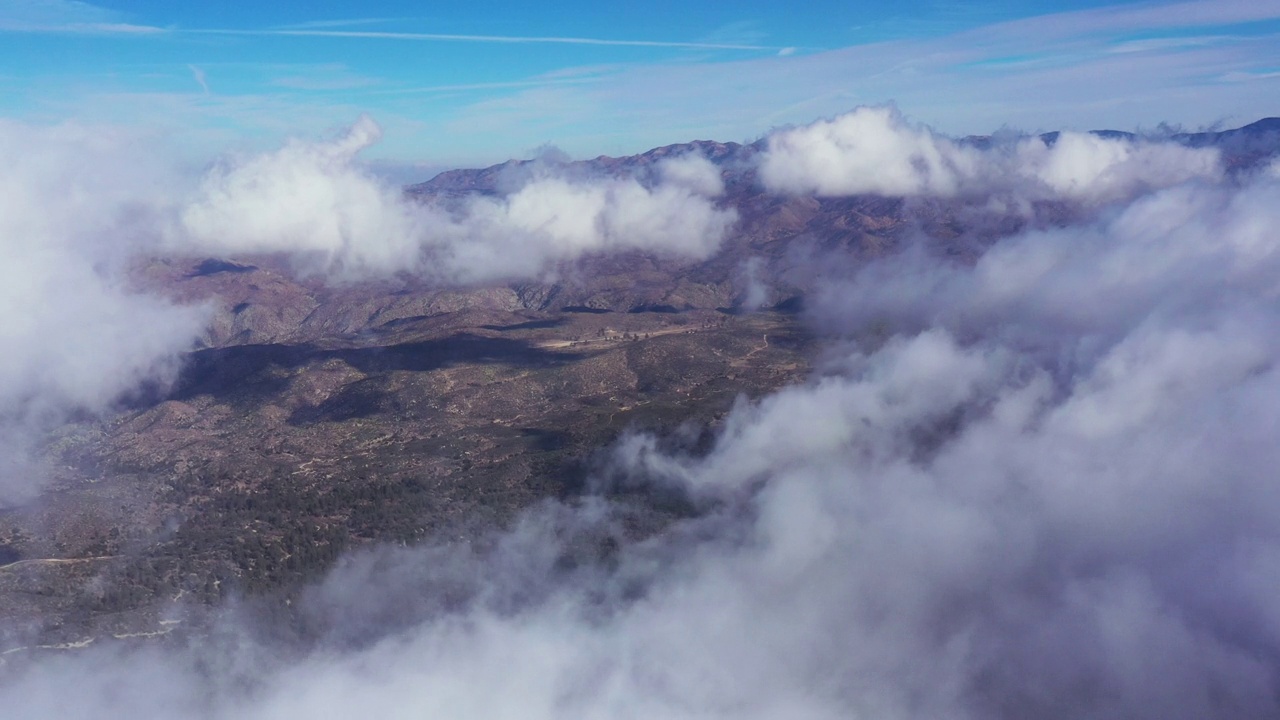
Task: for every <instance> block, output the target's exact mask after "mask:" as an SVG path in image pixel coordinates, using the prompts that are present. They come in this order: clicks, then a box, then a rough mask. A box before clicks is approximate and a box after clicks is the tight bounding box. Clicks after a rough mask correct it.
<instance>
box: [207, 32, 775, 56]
mask: <svg viewBox="0 0 1280 720" xmlns="http://www.w3.org/2000/svg"><path fill="white" fill-rule="evenodd" d="M185 32H187V33H193V34H204V35H244V36H260V37H261V36H277V37H327V38H353V39H361V40H417V41H427V42H470V43H498V44H508V45H519V44H546V45H592V46H604V47H655V48H685V49H697V50H770V51H777V50H781V49H782V48H780V47H772V46H767V45H748V44H740V43H717V42H681V41H672V40H614V39H608V38H590V37H561V36H554V35H548V36H525V35H455V34H449V33H419V32H390V31H380V30H320V29H311V30H307V29H303V30H186V31H185Z"/></svg>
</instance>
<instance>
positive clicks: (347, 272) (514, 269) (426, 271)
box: [175, 118, 735, 284]
mask: <svg viewBox="0 0 1280 720" xmlns="http://www.w3.org/2000/svg"><path fill="white" fill-rule="evenodd" d="M379 135H380V131H379V129H378V127H377V125H376V124H374V122H373V121H372V120H370V119H368V118H362V119H361V120H360V121H359V122H358V123H356V125H354V126H353V127H352V128H351V129H350V130H349V131H348V132H347V133H346V134H345V135H343V136H341V137H340V138H338V139H336V140H334V141H332V142H321V143H315V142H301V141H294V142H291V143H289V144H288V145H286V146H285V147H284V148H282V149H281V150H279V151H276V152H271V153H266V154H263V155H258V156H254V157H249V158H245V159H240V160H235V161H232V162H230V163H228V164H227V165H224V166H221V167H219V168H217V169H215V170H214V171H212V172H211V173H210V174H209V175H208V176H206V178H205V179H204V181H203V183H202V185H201V189H200V192H199V194H198V196H197V197H196V198H195V199H194V200H193V201H192V202H191V203H190V204H189V206H187V207H186V208H185V210H184V211H183V213H182V227H183V229H184V230H185V233H179V234H178V235H177V236H176V239H175V243H177V244H178V247H181V244H182V243H186V242H191V241H194V242H195V243H196V245H198V246H199V247H201V248H205V249H208V250H210V251H215V250H216V251H219V252H225V253H252V252H287V253H292V254H293V255H294V256H295V258H296V259H297V262H298V265H299V267H300V268H302V269H303V270H308V271H313V272H325V273H329V274H331V275H332V276H334V277H344V278H360V277H369V276H372V275H380V274H381V275H388V274H393V273H396V272H410V273H417V274H421V275H424V276H426V277H429V278H431V279H434V280H436V281H438V282H442V283H450V284H452V283H470V282H479V281H485V280H495V279H508V278H517V277H536V276H539V275H541V274H542V273H544V272H547V271H549V270H550V269H552V267H553V266H554V265H555V264H556V263H559V262H562V261H571V260H574V259H577V258H579V257H581V256H583V255H584V254H588V253H598V252H610V251H621V250H648V251H655V252H661V253H666V254H670V255H675V256H683V257H690V258H705V257H707V256H709V255H710V254H711V253H712V252H714V251H715V250H716V248H717V247H718V246H719V244H720V241H721V240H722V239H723V237H724V235H725V233H726V232H727V230H728V229H729V227H730V226H731V225H732V223H733V221H734V219H735V214H734V212H733V211H732V210H725V209H720V208H717V207H715V205H714V204H713V203H712V198H713V197H714V196H716V195H718V194H719V193H721V192H722V191H723V186H722V185H721V183H720V181H719V174H718V171H717V170H716V169H715V167H714V166H712V165H711V164H710V163H709V162H707V161H706V160H705V159H702V158H697V157H683V158H677V159H673V160H670V161H667V162H665V163H663V164H662V165H661V166H660V168H659V177H660V180H659V182H658V183H657V184H655V185H653V186H651V187H648V186H645V185H642V184H641V183H640V182H639V181H638V180H636V179H634V178H621V179H604V178H599V179H585V180H579V179H567V178H562V177H558V176H556V175H554V174H549V173H548V172H542V173H539V174H535V175H533V176H531V177H530V178H528V179H527V180H526V181H525V182H524V184H523V185H521V186H520V187H518V188H516V189H515V190H513V191H512V192H511V193H509V194H507V195H505V196H501V197H493V198H490V197H473V198H468V199H465V200H464V201H462V202H461V203H460V204H457V205H455V206H452V207H448V208H446V207H443V206H441V205H436V204H425V203H418V202H414V201H412V200H409V199H407V198H405V197H404V196H403V195H402V194H401V192H400V191H399V190H398V189H397V188H393V187H390V186H388V185H386V184H384V183H383V182H381V181H380V180H378V179H377V178H375V177H374V176H373V175H371V174H370V173H368V172H365V171H364V170H362V169H361V168H360V167H359V166H358V165H357V164H356V163H355V156H356V154H357V153H359V152H360V151H361V150H363V149H364V148H366V147H368V146H369V145H370V144H372V143H373V142H376V141H377V139H378V137H379Z"/></svg>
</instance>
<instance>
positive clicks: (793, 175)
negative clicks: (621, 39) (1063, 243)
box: [760, 107, 1221, 202]
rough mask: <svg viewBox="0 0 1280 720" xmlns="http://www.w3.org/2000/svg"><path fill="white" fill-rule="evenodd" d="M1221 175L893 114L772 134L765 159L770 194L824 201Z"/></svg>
mask: <svg viewBox="0 0 1280 720" xmlns="http://www.w3.org/2000/svg"><path fill="white" fill-rule="evenodd" d="M1220 174H1221V169H1220V166H1219V159H1218V153H1217V151H1216V150H1213V149H1206V148H1199V149H1193V148H1187V147H1183V146H1180V145H1177V144H1174V143H1168V142H1155V141H1147V140H1141V139H1129V138H1124V137H1102V136H1098V135H1092V134H1087V133H1074V132H1067V133H1060V134H1058V135H1057V136H1056V138H1052V139H1051V141H1046V140H1045V139H1043V138H1040V137H1029V138H1021V139H1016V140H995V141H993V142H992V143H990V144H987V145H983V146H981V147H979V146H977V145H973V144H966V143H962V142H956V141H954V140H951V139H948V138H946V137H943V136H940V135H937V134H936V133H934V132H933V131H931V130H930V129H928V128H925V127H915V126H912V125H910V124H909V123H907V122H906V121H905V120H904V119H903V117H902V115H901V114H900V113H899V112H898V111H897V110H895V109H894V108H891V107H862V108H858V109H856V110H853V111H852V112H849V113H847V114H845V115H841V116H838V117H836V118H833V119H831V120H822V121H818V122H815V123H813V124H811V125H806V126H803V127H797V128H791V129H787V130H782V131H778V132H775V133H773V134H772V135H770V136H769V138H768V141H767V147H766V150H765V152H764V154H763V156H762V158H761V160H760V178H761V181H762V182H763V183H764V185H765V187H766V188H768V189H769V190H772V191H775V192H783V193H792V194H815V195H819V196H828V197H830V196H844V195H862V194H868V195H885V196H893V197H910V196H919V195H927V196H937V197H956V196H970V197H977V196H983V195H987V194H991V193H997V194H1012V195H1016V196H1019V197H1024V198H1026V199H1033V200H1034V199H1065V200H1075V201H1085V202H1106V201H1111V200H1116V199H1124V198H1127V197H1131V196H1133V195H1134V194H1135V193H1138V192H1141V191H1143V190H1148V189H1151V188H1160V187H1168V186H1172V185H1177V184H1180V183H1182V182H1185V181H1187V180H1190V179H1192V178H1203V179H1209V180H1213V179H1216V178H1217V177H1218V176H1219V175H1220Z"/></svg>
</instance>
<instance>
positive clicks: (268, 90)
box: [0, 0, 1280, 165]
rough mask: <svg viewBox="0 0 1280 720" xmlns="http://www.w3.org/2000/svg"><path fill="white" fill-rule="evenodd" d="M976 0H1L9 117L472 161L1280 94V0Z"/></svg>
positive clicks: (990, 121) (1133, 120)
mask: <svg viewBox="0 0 1280 720" xmlns="http://www.w3.org/2000/svg"><path fill="white" fill-rule="evenodd" d="M957 5H958V4H956V3H949V2H948V3H942V2H898V3H885V2H882V1H880V2H843V3H836V2H809V3H803V4H798V5H797V4H784V3H780V2H776V1H775V2H765V1H763V0H743V1H740V2H736V3H721V2H717V3H711V2H701V1H699V0H680V1H676V0H648V1H647V2H644V3H618V4H613V5H610V4H604V3H599V2H584V1H580V0H572V1H569V2H560V3H556V4H555V5H554V6H548V5H545V4H535V3H527V2H512V1H510V0H488V1H476V2H466V3H414V2H380V3H369V2H363V3H356V2H351V1H350V0H322V1H320V2H306V3H300V2H252V3H249V2H235V1H233V2H223V3H186V2H184V3H174V2H155V1H153V0H120V1H116V2H111V1H110V0H104V2H100V3H97V4H90V3H84V2H70V1H68V0H0V116H5V117H9V118H14V119H20V120H24V121H28V122H38V123H48V122H60V121H64V120H77V121H82V122H93V123H112V124H122V125H129V126H137V125H140V126H146V127H150V128H155V129H157V130H159V131H161V132H165V133H168V134H170V135H171V136H173V137H174V138H176V139H177V140H178V142H180V143H183V144H187V145H190V146H191V147H196V148H225V147H235V146H255V145H258V144H271V143H275V142H278V141H279V140H280V138H281V137H283V136H286V135H290V134H297V135H315V134H323V133H325V132H329V131H332V130H333V129H334V128H336V127H340V126H342V125H343V124H346V123H350V122H351V121H352V120H354V119H355V118H356V117H358V116H359V115H360V114H361V113H368V114H369V115H371V116H373V117H374V118H375V119H376V120H377V121H378V122H379V123H380V124H381V125H382V126H383V127H384V129H385V131H386V132H385V139H384V142H383V143H382V144H380V145H379V146H377V147H376V148H373V149H372V150H371V153H370V154H371V155H372V156H373V157H374V158H384V159H390V160H396V161H399V162H404V163H424V164H437V165H451V164H472V163H487V162H496V161H500V160H502V159H505V158H507V157H512V156H525V155H528V154H529V152H530V151H531V150H532V149H533V148H536V147H538V146H540V145H543V144H547V143H550V144H554V145H556V146H558V147H560V148H562V149H564V150H566V151H568V152H569V153H570V154H571V155H574V156H578V157H582V156H593V155H596V154H601V153H607V154H622V153H630V152H636V151H640V150H644V149H646V148H648V147H652V146H655V145H659V144H666V143H671V142H679V141H684V140H689V139H694V138H714V139H720V140H748V139H752V138H754V137H758V136H759V135H760V134H762V133H764V132H766V131H768V130H769V129H770V128H771V127H775V126H778V125H782V124H787V123H800V122H806V121H809V120H813V119H815V118H817V117H822V116H828V115H832V114H835V113H838V112H841V111H843V110H847V109H849V108H851V107H853V106H855V105H859V104H869V103H883V102H887V101H893V102H896V103H897V104H898V105H899V107H900V108H901V109H902V110H903V112H905V113H906V114H907V115H908V116H909V117H911V118H913V119H916V120H919V121H921V122H925V123H928V124H930V125H933V126H934V127H936V128H938V129H939V130H941V131H943V132H948V133H952V134H967V133H980V132H990V131H992V130H995V129H997V128H999V127H1001V126H1006V125H1007V126H1013V127H1018V128H1021V129H1027V130H1040V129H1051V128H1059V127H1064V128H1076V129H1088V128H1093V127H1115V128H1122V129H1133V128H1135V127H1151V126H1154V125H1155V124H1156V123H1159V122H1161V121H1167V122H1171V123H1179V124H1183V125H1187V126H1193V127H1194V126H1200V125H1206V124H1211V123H1215V122H1222V123H1225V124H1228V125H1230V124H1239V123H1243V122H1248V121H1251V120H1254V119H1257V118H1258V117H1262V116H1265V115H1278V114H1280V100H1278V99H1280V0H1250V1H1249V2H1241V1H1239V0H1217V1H1216V2H1180V3H1106V2H1083V3H1081V2H1073V3H1062V2H1049V1H1047V0H1037V1H1035V2H1020V3H1009V2H981V1H980V2H972V3H965V4H964V5H963V7H957Z"/></svg>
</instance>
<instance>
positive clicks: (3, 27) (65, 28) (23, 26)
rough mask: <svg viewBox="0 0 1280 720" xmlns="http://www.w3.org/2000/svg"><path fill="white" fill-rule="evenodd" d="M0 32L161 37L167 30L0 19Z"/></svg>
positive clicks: (152, 26) (149, 27)
mask: <svg viewBox="0 0 1280 720" xmlns="http://www.w3.org/2000/svg"><path fill="white" fill-rule="evenodd" d="M0 32H9V33H40V34H62V35H129V36H143V35H161V34H164V33H167V32H169V30H167V29H165V28H162V27H156V26H154V25H134V24H131V23H61V24H49V23H30V22H23V21H20V20H5V19H0Z"/></svg>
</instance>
